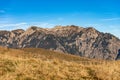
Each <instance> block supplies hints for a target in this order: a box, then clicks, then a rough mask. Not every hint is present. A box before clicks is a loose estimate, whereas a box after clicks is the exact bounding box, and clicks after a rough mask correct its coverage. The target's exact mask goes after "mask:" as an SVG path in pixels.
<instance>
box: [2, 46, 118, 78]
mask: <svg viewBox="0 0 120 80" xmlns="http://www.w3.org/2000/svg"><path fill="white" fill-rule="evenodd" d="M119 79H120V61H102V60H94V59H87V58H81V57H77V56H73V55H68V54H63V53H57V52H53V51H49V50H44V49H32V48H29V49H28V48H26V49H21V50H16V49H7V48H2V47H0V80H119Z"/></svg>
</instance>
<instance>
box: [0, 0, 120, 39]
mask: <svg viewBox="0 0 120 80" xmlns="http://www.w3.org/2000/svg"><path fill="white" fill-rule="evenodd" d="M119 4H120V0H0V30H13V29H18V28H22V29H27V28H28V27H30V26H32V25H36V26H40V27H45V28H51V27H54V26H55V25H78V26H82V27H94V28H96V29H97V30H99V31H102V32H109V33H112V34H114V35H116V36H117V37H119V38H120V9H119V8H120V5H119Z"/></svg>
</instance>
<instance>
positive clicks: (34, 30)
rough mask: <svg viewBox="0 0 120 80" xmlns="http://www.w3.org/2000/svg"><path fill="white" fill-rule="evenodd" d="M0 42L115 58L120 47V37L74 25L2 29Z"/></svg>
mask: <svg viewBox="0 0 120 80" xmlns="http://www.w3.org/2000/svg"><path fill="white" fill-rule="evenodd" d="M0 45H1V46H7V47H10V48H26V47H27V48H29V47H33V48H45V49H50V50H54V51H59V52H63V53H70V54H74V55H79V56H83V57H89V58H97V59H108V60H113V59H115V57H116V56H117V51H118V49H120V40H119V39H118V38H116V37H115V36H113V35H111V34H109V33H101V32H99V31H97V30H95V29H94V28H92V27H89V28H82V27H78V26H74V25H72V26H63V27H61V26H57V27H55V28H51V29H43V28H38V27H30V28H29V29H27V30H26V31H24V30H22V29H18V30H13V31H0Z"/></svg>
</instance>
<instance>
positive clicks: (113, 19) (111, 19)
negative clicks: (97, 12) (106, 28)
mask: <svg viewBox="0 0 120 80" xmlns="http://www.w3.org/2000/svg"><path fill="white" fill-rule="evenodd" d="M115 20H120V18H106V19H101V21H115Z"/></svg>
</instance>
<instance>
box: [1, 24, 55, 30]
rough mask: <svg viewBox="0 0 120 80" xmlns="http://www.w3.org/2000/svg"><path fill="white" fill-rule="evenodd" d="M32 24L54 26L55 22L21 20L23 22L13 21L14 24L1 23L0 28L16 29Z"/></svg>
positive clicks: (43, 26)
mask: <svg viewBox="0 0 120 80" xmlns="http://www.w3.org/2000/svg"><path fill="white" fill-rule="evenodd" d="M31 26H38V27H42V28H52V27H54V26H55V24H50V23H46V22H31V23H27V22H21V23H12V24H9V23H7V24H0V30H14V29H27V28H28V27H31Z"/></svg>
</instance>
